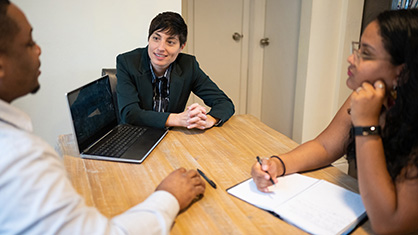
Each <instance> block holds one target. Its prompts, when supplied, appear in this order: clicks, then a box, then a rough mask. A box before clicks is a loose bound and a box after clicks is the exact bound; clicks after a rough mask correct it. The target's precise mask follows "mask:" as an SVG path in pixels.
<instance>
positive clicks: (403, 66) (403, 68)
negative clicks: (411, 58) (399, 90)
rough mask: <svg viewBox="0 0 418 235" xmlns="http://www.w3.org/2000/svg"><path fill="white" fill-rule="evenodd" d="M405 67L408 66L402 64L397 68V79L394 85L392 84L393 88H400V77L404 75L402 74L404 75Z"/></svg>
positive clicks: (394, 80)
mask: <svg viewBox="0 0 418 235" xmlns="http://www.w3.org/2000/svg"><path fill="white" fill-rule="evenodd" d="M405 66H406V65H405V64H400V65H398V66H396V67H395V71H396V78H395V79H393V84H392V86H393V87H396V86H398V80H399V77H400V76H401V75H402V73H404V71H405Z"/></svg>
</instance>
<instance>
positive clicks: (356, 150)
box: [251, 9, 418, 234]
mask: <svg viewBox="0 0 418 235" xmlns="http://www.w3.org/2000/svg"><path fill="white" fill-rule="evenodd" d="M353 46H357V47H356V48H354V49H353V53H352V54H351V55H350V56H349V57H348V63H349V67H348V72H347V74H348V79H347V86H348V87H349V88H350V89H352V90H353V92H352V94H351V95H350V97H349V98H348V99H347V100H346V102H345V103H344V104H343V106H342V107H341V108H340V110H339V111H338V112H337V114H336V115H335V117H334V119H333V120H332V121H331V123H330V124H329V126H328V127H327V128H326V129H325V130H324V131H323V132H322V133H321V134H320V135H319V136H317V137H316V138H315V139H313V140H311V141H308V142H306V143H304V144H302V145H300V146H299V147H297V148H296V149H294V150H292V151H290V152H289V153H286V154H284V155H281V156H274V157H271V158H270V159H264V160H263V162H262V165H261V166H260V164H259V163H255V164H254V165H253V167H252V172H251V173H252V176H253V179H254V181H255V182H256V184H257V187H258V189H259V190H260V191H263V192H268V191H269V190H268V187H269V186H270V185H271V183H270V176H269V174H267V173H265V171H268V172H269V173H270V175H271V177H272V179H273V180H274V182H277V181H278V180H280V179H277V178H276V177H279V176H283V175H285V174H290V173H294V172H301V171H306V170H312V169H316V168H319V167H323V166H326V165H329V164H331V163H332V162H334V161H335V160H337V159H339V158H340V157H342V156H343V155H344V154H347V158H348V160H349V161H352V162H354V163H355V165H356V170H357V178H358V183H359V189H360V195H361V197H362V200H363V203H364V205H365V208H366V211H367V215H368V217H369V219H370V223H371V225H372V228H373V230H374V232H376V233H378V234H382V233H397V234H399V233H409V232H417V231H418V223H417V222H418V10H416V9H410V10H398V11H386V12H383V13H381V14H380V15H379V16H378V17H377V19H376V20H374V21H372V22H371V23H370V24H369V25H368V26H367V28H366V29H365V31H364V33H363V35H362V36H361V42H360V43H353Z"/></svg>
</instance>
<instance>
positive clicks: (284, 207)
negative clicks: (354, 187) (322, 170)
mask: <svg viewBox="0 0 418 235" xmlns="http://www.w3.org/2000/svg"><path fill="white" fill-rule="evenodd" d="M278 180H279V182H278V183H277V184H276V185H275V186H272V187H274V189H273V192H271V193H263V192H260V191H259V190H258V189H257V186H256V185H255V183H254V181H253V179H248V180H246V181H244V182H241V183H239V184H238V185H236V186H233V187H231V188H229V189H227V192H228V193H229V194H231V195H233V196H235V197H237V198H239V199H241V200H243V201H246V202H248V203H250V204H252V205H254V206H256V207H259V208H261V209H264V210H266V211H269V212H271V213H273V214H274V215H276V216H277V217H279V218H281V219H283V220H284V221H286V222H288V223H290V224H293V225H295V226H296V227H299V228H300V229H302V230H304V231H306V232H308V233H311V234H324V235H325V234H348V233H349V232H351V231H352V230H353V229H354V228H355V227H356V226H357V225H358V224H359V223H360V221H361V220H362V219H363V218H365V217H366V210H365V208H364V206H363V203H362V200H361V197H360V195H359V194H357V193H354V192H351V191H349V190H347V189H344V188H342V187H340V186H338V185H335V184H332V183H329V182H327V181H325V180H318V179H315V178H312V177H308V176H304V175H301V174H291V175H287V176H284V177H280V178H278Z"/></svg>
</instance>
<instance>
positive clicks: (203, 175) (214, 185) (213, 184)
mask: <svg viewBox="0 0 418 235" xmlns="http://www.w3.org/2000/svg"><path fill="white" fill-rule="evenodd" d="M197 172H199V174H200V175H201V176H202V177H203V178H204V179H205V180H206V181H207V182H208V183H209V184H210V186H212V187H213V188H216V184H215V182H213V181H212V180H210V179H209V178H208V177H207V176H206V175H205V173H203V172H202V171H201V170H199V169H197Z"/></svg>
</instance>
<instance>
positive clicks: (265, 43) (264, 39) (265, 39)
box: [260, 38, 270, 47]
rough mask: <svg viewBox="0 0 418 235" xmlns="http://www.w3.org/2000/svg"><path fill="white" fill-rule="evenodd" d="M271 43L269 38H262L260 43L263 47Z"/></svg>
mask: <svg viewBox="0 0 418 235" xmlns="http://www.w3.org/2000/svg"><path fill="white" fill-rule="evenodd" d="M269 44H270V42H269V38H262V39H261V40H260V45H261V46H263V47H265V46H268V45H269Z"/></svg>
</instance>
